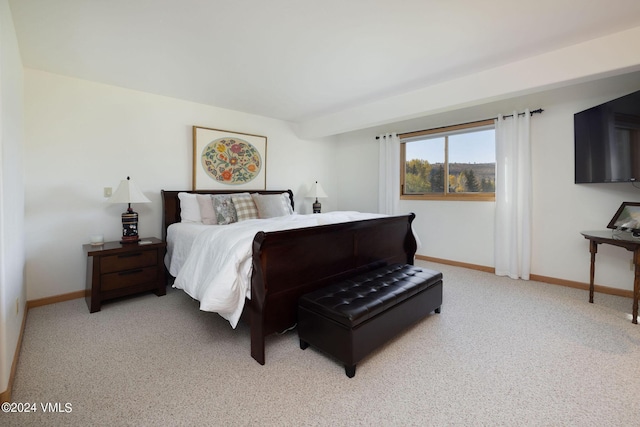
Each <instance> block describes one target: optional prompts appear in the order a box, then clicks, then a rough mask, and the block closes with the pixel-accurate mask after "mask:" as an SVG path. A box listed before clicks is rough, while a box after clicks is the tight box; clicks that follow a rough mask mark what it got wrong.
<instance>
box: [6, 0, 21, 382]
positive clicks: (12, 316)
mask: <svg viewBox="0 0 640 427" xmlns="http://www.w3.org/2000/svg"><path fill="white" fill-rule="evenodd" d="M22 92H23V75H22V60H21V58H20V52H19V51H18V43H17V40H16V35H15V30H14V27H13V20H12V17H11V11H10V10H9V5H8V3H7V1H6V0H0V165H1V166H0V393H2V392H4V391H5V390H7V385H8V382H9V375H10V373H11V364H12V362H13V356H14V354H15V351H16V346H17V343H18V337H19V334H20V327H21V325H22V319H23V316H24V309H25V302H26V290H25V280H24V264H25V249H24V181H23V168H22V157H23V154H22V143H23V126H24V120H23V112H22V111H23V93H22ZM16 300H18V311H16Z"/></svg>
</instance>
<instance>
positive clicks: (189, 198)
mask: <svg viewBox="0 0 640 427" xmlns="http://www.w3.org/2000/svg"><path fill="white" fill-rule="evenodd" d="M178 199H180V221H181V222H195V223H202V217H201V216H200V205H199V204H198V199H197V197H196V195H195V194H193V193H178Z"/></svg>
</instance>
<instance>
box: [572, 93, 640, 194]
mask: <svg viewBox="0 0 640 427" xmlns="http://www.w3.org/2000/svg"><path fill="white" fill-rule="evenodd" d="M573 126H574V138H575V183H576V184H584V183H601V182H633V181H640V91H637V92H634V93H631V94H629V95H626V96H623V97H621V98H617V99H614V100H613V101H609V102H605V103H604V104H601V105H597V106H595V107H593V108H589V109H588V110H584V111H581V112H579V113H576V114H574V116H573Z"/></svg>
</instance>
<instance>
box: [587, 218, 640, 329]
mask: <svg viewBox="0 0 640 427" xmlns="http://www.w3.org/2000/svg"><path fill="white" fill-rule="evenodd" d="M580 234H582V235H583V236H584V238H585V239H587V240H589V251H590V252H591V273H590V276H589V302H590V303H593V288H594V285H593V280H594V276H595V272H596V270H595V264H596V253H597V252H598V245H599V244H600V243H604V244H607V245H613V246H620V247H621V248H625V249H626V250H628V251H631V252H633V264H634V265H635V277H634V279H633V309H632V312H631V316H632V318H631V322H632V323H635V324H637V323H638V297H640V238H633V237H631V236H630V235H627V234H620V235H614V234H613V230H599V231H581V232H580Z"/></svg>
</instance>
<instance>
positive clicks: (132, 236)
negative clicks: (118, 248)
mask: <svg viewBox="0 0 640 427" xmlns="http://www.w3.org/2000/svg"><path fill="white" fill-rule="evenodd" d="M139 240H140V238H139V237H138V214H137V213H136V212H134V211H133V209H131V206H129V209H127V211H126V212H125V213H123V214H122V240H120V243H138V241H139Z"/></svg>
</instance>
